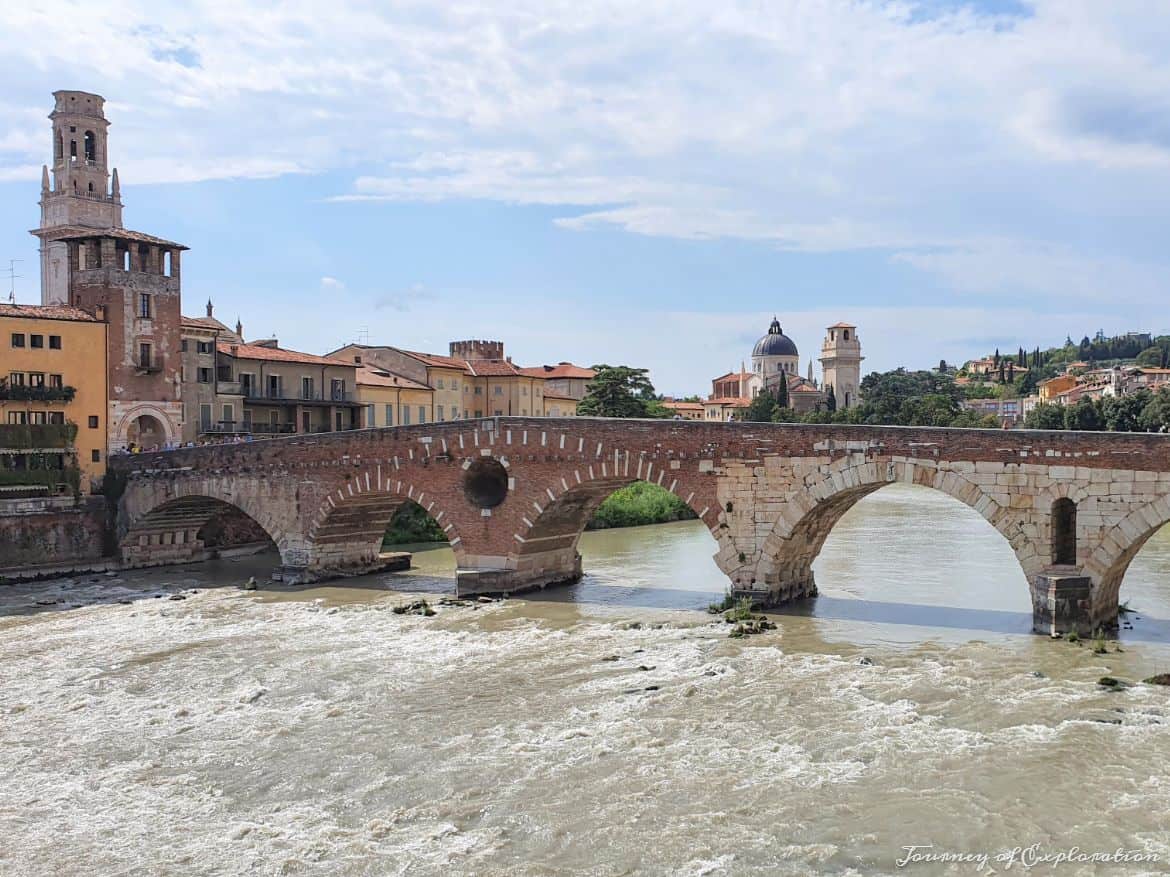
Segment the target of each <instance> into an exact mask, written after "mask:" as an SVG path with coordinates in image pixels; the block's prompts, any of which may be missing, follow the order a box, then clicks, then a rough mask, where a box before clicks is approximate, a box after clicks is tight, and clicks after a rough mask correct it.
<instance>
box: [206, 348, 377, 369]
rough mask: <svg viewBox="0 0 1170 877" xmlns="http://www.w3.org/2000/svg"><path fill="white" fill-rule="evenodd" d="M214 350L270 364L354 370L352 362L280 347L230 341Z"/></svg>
mask: <svg viewBox="0 0 1170 877" xmlns="http://www.w3.org/2000/svg"><path fill="white" fill-rule="evenodd" d="M215 347H216V350H218V351H219V352H220V353H223V354H226V355H228V356H234V357H235V358H236V359H261V360H269V361H271V362H300V363H305V364H306V365H339V366H346V367H348V368H356V366H354V364H353V363H352V362H346V361H345V360H344V359H330V358H329V357H328V356H317V355H316V354H314V353H301V352H300V351H299V350H285V349H284V348H282V347H264V346H262V345H259V344H233V343H232V342H230V341H220V342H217V343H216V345H215Z"/></svg>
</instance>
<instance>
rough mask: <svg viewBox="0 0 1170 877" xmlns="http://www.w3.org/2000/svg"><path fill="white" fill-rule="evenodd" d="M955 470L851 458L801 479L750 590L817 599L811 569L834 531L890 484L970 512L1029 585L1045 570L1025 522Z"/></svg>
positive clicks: (913, 462)
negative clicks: (942, 497) (934, 495)
mask: <svg viewBox="0 0 1170 877" xmlns="http://www.w3.org/2000/svg"><path fill="white" fill-rule="evenodd" d="M960 465H964V464H960ZM965 465H971V464H965ZM953 466H954V464H951V463H949V462H946V461H943V462H935V461H932V460H885V461H882V460H868V461H867V460H858V459H857V458H856V457H853V456H850V457H843V458H841V459H839V460H834V461H833V462H832V463H829V464H827V465H825V464H822V465H820V466H818V467H817V468H816V471H814V472H812V473H810V474H809V475H807V476H805V478H804V484H803V486H802V487H801V488H798V489H796V490H794V491H792V492H791V493H789V494H788V496H787V497H785V499H784V507H783V509H782V510H781V512H780V514H779V515H778V517H777V520H776V523H775V525H774V526H773V527H772V529H771V531H770V532H769V533H768V536H767V537H766V538H765V539H764V540H763V543H762V545H761V547H760V554H759V558H758V560H757V564H756V568H755V581H754V582H753V587H755V588H761V586H763V587H766V588H769V589H774V588H776V587H777V586H779V587H781V588H789V589H792V588H794V589H795V590H792V591H791V594H793V595H799V594H800V593H815V587H813V583H812V563H813V561H814V560H816V558H817V556H818V555H819V554H820V552H821V548H822V547H823V546H824V543H825V539H826V538H827V537H828V535H829V533H830V532H831V531H832V529H833V527H834V526H836V524H837V522H838V521H839V520H840V519H841V518H842V517H843V516H844V514H845V512H847V511H848V510H849V509H851V508H852V507H853V506H854V505H855V504H856V503H857V502H858V501H860V500H861V499H862V498H864V497H866V496H868V495H869V494H871V493H874V492H876V491H878V490H880V489H882V488H883V487H887V486H889V485H891V484H911V485H917V486H920V487H928V488H931V489H933V490H937V491H939V492H941V493H945V494H946V495H948V496H950V497H951V498H953V499H956V500H958V501H959V502H961V503H963V504H964V505H966V506H967V507H969V508H971V509H974V510H975V511H976V512H977V513H978V514H979V515H980V517H982V518H983V519H984V520H985V521H987V522H988V523H989V524H991V526H992V527H994V528H995V529H996V531H998V532H999V533H1000V535H1002V536H1003V537H1004V539H1005V540H1006V541H1007V543H1008V546H1009V547H1010V548H1011V549H1012V553H1013V554H1014V555H1015V557H1016V560H1017V562H1018V563H1019V564H1020V567H1021V569H1022V571H1023V573H1024V576H1025V577H1026V578H1027V579H1029V580H1030V579H1031V576H1032V575H1034V574H1035V573H1036V572H1038V571H1039V570H1040V569H1041V568H1042V566H1043V564H1042V563H1041V562H1040V559H1039V558H1037V557H1035V556H1034V555H1033V553H1032V549H1033V548H1034V545H1033V542H1032V540H1031V539H1029V537H1028V534H1027V529H1026V524H1027V516H1026V515H1025V514H1023V513H1013V510H1011V509H1008V508H1005V507H1004V506H1002V505H1000V503H998V502H997V501H996V500H995V499H994V498H993V497H991V496H990V495H989V494H988V493H986V492H985V491H984V490H983V489H982V488H981V487H980V485H978V484H976V483H975V482H974V481H971V480H968V479H967V478H965V477H964V474H966V473H964V472H959V471H955V469H954V468H953Z"/></svg>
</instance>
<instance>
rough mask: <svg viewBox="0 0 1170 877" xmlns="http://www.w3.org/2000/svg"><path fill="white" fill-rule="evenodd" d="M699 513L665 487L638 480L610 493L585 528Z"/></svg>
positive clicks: (690, 516)
mask: <svg viewBox="0 0 1170 877" xmlns="http://www.w3.org/2000/svg"><path fill="white" fill-rule="evenodd" d="M697 517H698V515H696V514H695V513H694V512H693V511H692V510H691V507H690V506H688V505H687V504H686V503H685V502H683V501H682V500H681V499H679V498H678V497H677V496H675V495H674V494H673V493H671V492H670V491H669V490H667V489H666V488H664V487H659V486H658V485H657V484H649V483H647V482H645V481H635V482H634V483H633V484H631V485H629V486H627V487H623V488H621V489H620V490H615V491H614V492H613V493H611V494H610V495H609V496H608V497H607V498H606V500H605V502H603V503H602V504H601V506H600V508H598V509H597V512H596V513H595V514H594V515H593V517H592V519H591V520H590V521H589V523H588V524H586V525H585V529H586V530H606V529H609V528H612V527H638V526H641V525H643V524H665V523H668V522H670V521H689V520H692V519H693V518H697Z"/></svg>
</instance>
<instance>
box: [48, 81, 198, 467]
mask: <svg viewBox="0 0 1170 877" xmlns="http://www.w3.org/2000/svg"><path fill="white" fill-rule="evenodd" d="M53 99H54V105H53V112H51V113H50V114H49V121H50V122H52V154H53V167H52V172H51V173H50V170H49V166H48V165H45V167H44V168H43V169H42V171H41V202H40V203H41V224H40V227H39V228H37V229H36V230H35V231H33V234H34V235H36V236H37V237H38V238H40V240H41V303H42V304H45V305H72V306H73V307H77V308H81V309H82V310H85V311H88V312H89V313H91V314H93V315H94V316H96V317H98V318H99V319H101V320H104V321H105V322H106V323H107V324H108V326H109V330H108V332H107V336H106V337H107V349H106V368H107V371H108V376H107V377H108V385H109V388H110V400H109V410H108V413H107V417H106V423H105V425H106V428H107V434H108V444H109V448H110V449H111V450H112V449H116V448H121V447H126V446H127V445H128V444H129V443H131V442H133V443H135V444H136V445H140V446H143V447H154V446H162V445H165V444H166V443H167V442H169V441H175V440H177V439H178V437H179V434H180V432H179V431H180V426H181V421H182V401H181V398H180V393H181V386H180V385H181V378H180V364H181V363H180V346H181V339H180V333H179V324H180V320H181V317H180V313H179V304H180V264H179V256H180V253H181V252H182V251H183V250H185V249H187V248H186V247H185V246H183V245H182V244H178V243H175V242H174V241H168V240H165V239H163V238H160V237H155V236H154V235H149V234H144V233H142V232H138V231H131V230H130V229H127V228H125V227H124V226H123V225H122V192H121V188H120V186H119V184H118V171H117V170H113V171H112V172H111V169H110V163H109V151H108V146H109V138H108V133H109V127H110V123H109V122H108V121H107V120H106V114H105V100H104V99H103V98H102V97H101V95H97V94H91V93H89V92H86V91H55V92H53Z"/></svg>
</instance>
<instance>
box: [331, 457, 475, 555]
mask: <svg viewBox="0 0 1170 877" xmlns="http://www.w3.org/2000/svg"><path fill="white" fill-rule="evenodd" d="M407 502H413V503H415V504H416V505H418V506H419V507H421V508H422V509H423V511H424V512H426V513H427V514H428V515H429V516H430V517H431V519H432V520H433V521H434V522H435V523H436V524H437V525H438V527H439V529H441V530H442V531H443V533H444V534H445V535H446V536H447V539H448V541H449V544H450V546H451V549H452V551H453V552H454V553H455V561H456V563H457V564H459V565H462V561H463V557H464V553H465V552H464V548H463V544H462V543H463V540H462V538H461V536H460V535H459V532H458V529H457V528H456V526H455V523H454V521H452V520H451V518H450V516H449V515H448V513H447V510H446V509H444V508H442V507H440V506H439V505H438V501H437V500H436V499H434V498H433V497H431V496H428V495H427V493H426V492H425V491H420V490H418V489H417V488H416V487H415V486H414V484H413V483H411V482H409V481H406V480H401V481H395V482H393V483H391V482H386V483H385V484H383V485H382V486H381V487H380V488H379V486H378V485H377V484H376V482H375V481H374V480H372V479H370V478H368V477H363V476H359V477H356V478H354V479H353V480H352V481H351V482H350V483H349V484H348V485H347V487H346V488H344V489H339V490H337V491H335V492H333V493H332V494H329V495H328V496H327V497H326V498H325V501H324V502H323V503H322V505H321V507H320V508H319V509H318V510H317V513H316V514H315V515H314V517H313V523H312V524H311V525H310V527H309V530H308V551H309V563H308V566H309V567H310V568H311V569H313V568H315V569H327V570H330V571H333V572H346V571H355V572H356V571H361V570H363V569H369V568H372V567H374V566H375V565H376V564H377V563H378V557H379V555H380V554H381V553H382V543H383V539H384V538H385V535H386V530H387V528H388V527H389V526H390V522H391V520H393V518H394V515H395V514H396V513H397V512H398V510H399V509H400V508H402V506H403V505H405V504H406V503H407Z"/></svg>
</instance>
